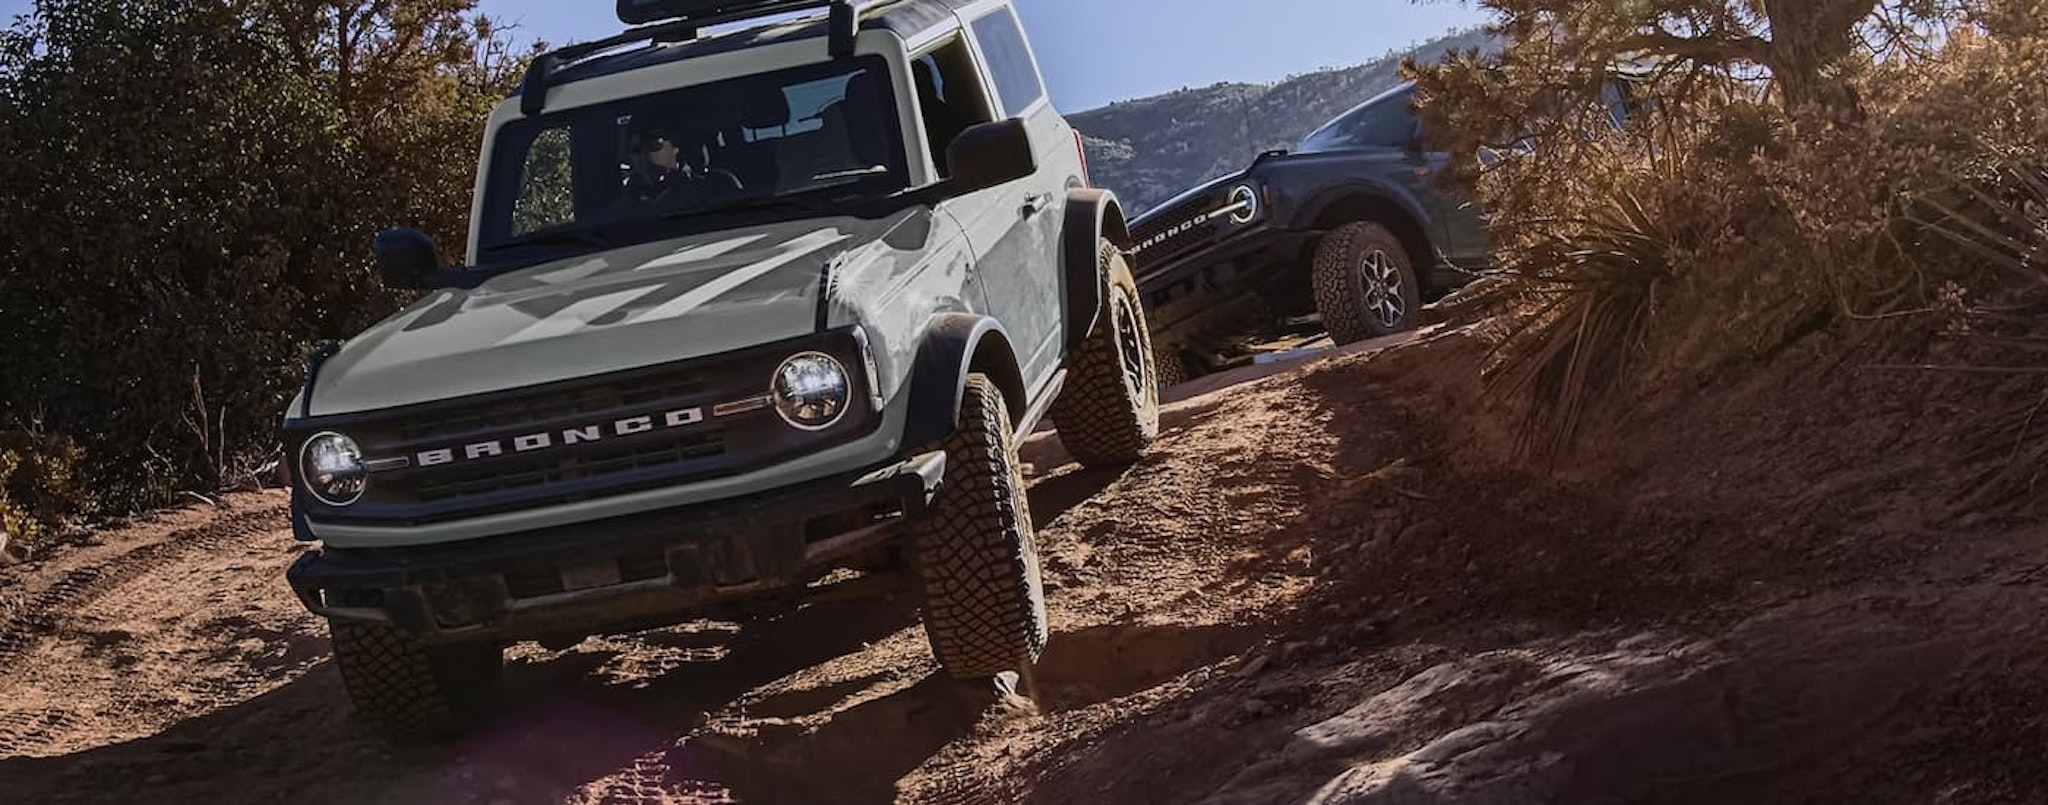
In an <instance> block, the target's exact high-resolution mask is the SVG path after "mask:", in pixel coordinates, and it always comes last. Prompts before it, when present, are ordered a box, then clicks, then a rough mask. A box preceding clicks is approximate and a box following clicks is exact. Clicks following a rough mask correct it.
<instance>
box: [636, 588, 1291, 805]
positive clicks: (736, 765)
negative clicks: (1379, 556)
mask: <svg viewBox="0 0 2048 805" xmlns="http://www.w3.org/2000/svg"><path fill="white" fill-rule="evenodd" d="M1259 637H1260V631H1259V630H1258V629H1255V628H1251V627H1238V626H1197V627H1181V626H1143V627H1122V626H1102V627H1096V628H1091V629H1084V630H1081V631H1079V632H1073V633H1062V634H1057V635H1054V637H1053V640H1052V642H1051V643H1050V644H1049V645H1048V646H1047V649H1046V654H1045V655H1044V656H1043V657H1042V658H1040V661H1039V663H1038V664H1037V667H1036V668H1035V669H1033V673H1032V674H1031V681H1029V682H1027V683H1026V687H1027V688H1028V689H1029V691H1028V692H1033V693H1035V698H1034V699H1033V700H1032V701H1030V702H1028V703H1027V702H1024V701H1023V700H1019V699H1014V698H1009V697H1005V696H1003V695H1002V694H1000V693H998V691H997V689H996V687H995V685H993V684H991V683H988V682H964V681H957V680H953V679H951V678H949V677H947V676H945V675H944V674H943V673H934V674H932V675H929V676H926V677H924V678H923V679H920V680H918V681H917V682H916V683H914V684H911V685H909V686H907V687H903V688H902V689H900V690H896V691H894V692H891V693H889V694H887V695H884V696H880V697H876V698H873V699H868V700H865V701H861V702H859V703H857V704H854V705H852V706H849V707H847V708H845V709H843V710H838V711H836V712H830V713H829V717H828V719H827V720H824V721H823V722H822V723H817V722H815V721H814V722H813V723H811V724H809V725H804V724H794V723H783V722H779V721H769V722H767V723H765V724H757V725H754V729H753V730H752V731H751V732H750V733H749V734H746V735H744V736H733V737H727V736H717V738H716V739H714V740H691V741H688V742H685V743H684V744H683V745H681V746H678V747H677V748H676V749H674V750H673V751H672V752H670V754H669V756H668V757H667V758H666V765H667V766H668V767H669V768H671V769H677V770H683V769H691V770H697V771H699V772H700V773H704V772H708V773H709V774H710V775H712V776H715V777H716V778H717V779H719V780H721V781H722V782H725V783H726V784H728V785H730V786H732V787H733V789H734V790H735V792H736V793H738V794H740V795H741V798H742V799H743V800H744V801H747V802H803V803H814V802H815V803H838V802H887V801H891V800H893V799H895V798H896V794H897V789H896V786H897V784H898V782H899V781H900V780H902V779H903V778H904V777H906V776H908V775H910V774H911V773H912V772H913V771H915V770H916V769H917V768H918V767H920V766H921V765H923V764H924V763H925V762H926V761H927V760H930V759H931V758H932V757H933V756H934V755H936V754H937V753H938V752H939V751H940V750H941V749H943V748H944V747H945V746H946V745H947V744H948V743H950V742H952V741H953V740H955V739H957V738H959V737H961V736H962V735H965V734H968V733H969V732H970V731H972V730H973V729H974V727H975V726H976V725H977V724H979V723H981V722H982V721H983V720H984V719H990V718H993V719H1016V720H1020V721H1021V720H1028V719H1031V718H1034V717H1038V716H1041V715H1051V714H1057V713H1061V712H1066V711H1070V710H1078V709H1082V708H1086V707H1089V706H1091V705H1095V704H1099V703H1101V702H1105V701H1110V700H1113V699H1117V698H1120V697H1123V696H1126V695H1129V694H1131V693H1134V692H1137V691H1140V690H1144V689H1147V688H1150V687H1153V686H1155V685H1158V684H1160V683H1163V682H1166V681H1168V680H1172V679H1174V678H1176V677H1179V676H1181V675H1183V674H1186V673H1187V672H1189V671H1191V670H1194V669H1196V668H1199V667H1201V666H1204V665H1208V664H1210V663H1213V662H1216V661H1219V660H1221V659H1223V658H1225V657H1228V656H1231V655H1234V654H1236V653H1238V652H1241V651H1243V650H1245V649H1246V648H1248V647H1250V646H1251V645H1253V644H1254V643H1256V642H1257V641H1258V639H1259ZM813 712H815V711H813ZM678 782H680V781H677V780H671V781H670V787H681V786H678V785H676V783H678ZM951 782H953V783H955V784H956V785H954V786H951V787H956V788H960V789H962V793H963V796H966V798H965V799H961V800H958V801H999V800H1000V798H991V797H987V796H980V797H976V796H972V795H970V794H971V793H972V792H973V791H974V788H975V785H974V783H975V781H973V780H967V779H962V780H956V781H951ZM980 793H981V794H983V795H986V794H987V793H988V792H980Z"/></svg>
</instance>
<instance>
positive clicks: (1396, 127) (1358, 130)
mask: <svg viewBox="0 0 2048 805" xmlns="http://www.w3.org/2000/svg"><path fill="white" fill-rule="evenodd" d="M1414 137H1415V117H1414V116H1413V115H1411V114H1409V112H1408V96H1406V95H1402V96H1400V97H1396V98H1389V99H1387V101H1386V102H1385V103H1381V104H1379V105H1378V106H1374V107H1372V108H1371V109H1367V110H1366V112H1365V114H1363V115H1359V117H1358V121H1357V122H1356V124H1355V125H1354V126H1353V127H1352V130H1351V139H1352V144H1353V145H1359V146H1366V147H1377V148H1406V147H1408V143H1409V142H1410V140H1412V139H1413V138H1414Z"/></svg>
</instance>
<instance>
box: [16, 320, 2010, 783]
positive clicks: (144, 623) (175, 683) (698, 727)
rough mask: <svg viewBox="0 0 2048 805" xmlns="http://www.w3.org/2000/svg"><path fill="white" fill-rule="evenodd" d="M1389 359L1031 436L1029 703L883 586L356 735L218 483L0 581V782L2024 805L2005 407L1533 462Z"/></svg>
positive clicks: (1676, 419)
mask: <svg viewBox="0 0 2048 805" xmlns="http://www.w3.org/2000/svg"><path fill="white" fill-rule="evenodd" d="M1815 340H1816V341H1817V340H1819V339H1815ZM1377 346H1378V347H1383V348H1374V349H1368V350H1363V351H1353V352H1354V354H1349V355H1340V356H1336V357H1331V358H1329V359H1326V360H1321V361H1318V362H1315V363H1314V364H1312V365H1304V366H1300V367H1295V370H1294V371H1290V372H1286V373H1283V374H1279V375H1277V376H1273V377H1267V378H1264V379H1250V378H1249V377H1236V378H1230V379H1228V380H1227V381H1214V380H1212V381H1210V382H1209V383H1208V384H1207V385H1205V386H1203V387H1201V388H1195V389H1186V390H1183V391H1182V392H1181V393H1180V394H1177V395H1175V396H1176V397H1188V398H1187V399H1182V400H1180V401H1178V402H1174V403H1172V404H1171V405H1170V406H1169V407H1168V409H1167V412H1166V415H1165V416H1166V426H1165V430H1166V435H1165V436H1164V438H1163V439H1162V441H1161V443H1160V446H1159V449H1158V451H1157V454H1156V455H1155V456H1154V457H1153V458H1151V459H1148V460H1147V461H1146V462H1144V463H1142V464H1141V465H1139V466H1136V467H1133V468H1130V469H1129V470H1126V471H1123V472H1093V471H1084V470H1081V469H1079V468H1077V467H1076V466H1074V465H1073V464H1072V463H1071V462H1070V461H1068V460H1067V459H1066V457H1065V456H1064V454H1063V453H1062V452H1061V448H1060V446H1059V444H1058V440H1057V437H1056V435H1052V434H1040V435H1038V436H1036V437H1034V438H1033V439H1032V440H1031V441H1029V442H1028V443H1027V444H1026V445H1025V448H1024V451H1023V453H1024V458H1025V460H1026V461H1027V462H1028V463H1029V464H1030V471H1029V472H1030V475H1031V479H1032V484H1033V486H1032V489H1031V501H1030V504H1031V507H1032V510H1033V513H1034V515H1035V517H1036V519H1037V521H1038V522H1039V523H1040V541H1041V550H1042V551H1043V553H1044V555H1045V560H1046V572H1047V580H1048V584H1049V585H1050V586H1051V587H1052V588H1053V589H1052V591H1051V595H1052V601H1051V606H1052V612H1053V619H1054V629H1055V636H1054V639H1053V641H1052V644H1051V647H1050V649H1049V650H1048V654H1047V656H1046V657H1045V659H1044V661H1043V663H1041V665H1040V667H1039V668H1038V669H1037V671H1036V673H1035V679H1034V682H1035V685H1036V689H1037V692H1038V697H1037V701H1036V707H1035V709H1026V708H1023V707H1020V706H1018V705H1016V704H1015V703H1011V704H1007V705H1006V704H1002V703H997V704H995V705H991V704H990V703H989V700H988V699H987V697H985V696H980V695H977V693H978V692H976V691H972V690H963V689H961V688H959V687H957V686H954V685H952V684H950V683H947V682H944V681H941V680H940V679H939V678H938V677H937V676H936V675H935V673H934V672H935V670H936V669H935V667H934V666H933V664H932V662H931V661H930V660H929V658H928V657H927V656H926V654H925V649H924V646H923V643H922V639H923V638H922V634H921V633H920V632H919V630H918V627H917V626H916V621H915V610H914V602H912V601H908V600H903V601H870V602H865V603H845V604H833V605H825V606H818V607H813V608H810V609H806V610H803V611H800V612H796V613H793V614H790V615H788V616H787V617H784V618H782V619H780V620H777V621H774V622H770V623H766V624H759V625H756V626H754V627H751V628H748V629H745V630H741V629H739V628H738V627H735V626H733V625H729V624H711V623H705V624H694V625H691V626H688V627H681V628H675V629H668V630H662V631H656V632H650V633H644V634H638V635H633V636H626V637H612V638H593V639H590V640H588V641H586V642H584V643H583V644H581V645H579V646H576V647H574V648H572V649H569V650H566V651H560V652H550V651H546V650H543V649H541V648H539V647H537V646H520V647H517V648H515V649H514V650H513V652H512V664H511V668H510V681H509V692H508V701H507V706H506V708H505V711H504V712H503V714H502V717H500V718H499V719H497V720H496V721H495V722H494V723H492V724H490V725H488V726H487V727H486V728H484V729H481V730H479V731H478V732H477V733H476V734H475V735H473V736H472V737H470V738H468V739H466V740H465V741H462V742H460V743H457V744H454V745H449V746H443V747H432V748H420V747H401V746H394V745H389V744H386V743H384V742H382V741H380V740H379V739H378V738H376V737H375V736H374V735H372V734H370V733H369V732H368V731H367V730H365V729H364V728H363V727H361V726H359V725H357V724H356V723H354V722H353V721H352V720H351V718H350V716H349V714H348V709H347V705H346V702H345V699H344V696H343V693H342V690H341V683H340V679H339V677H338V675H337V674H336V672H335V669H334V667H333V665H332V663H331V662H329V659H328V657H327V643H326V638H325V631H324V629H323V628H322V626H321V624H319V623H318V622H317V621H316V620H315V619H313V618H312V617H310V616H308V615H306V614H304V613H303V612H302V611H301V610H300V608H299V606H298V605H297V604H296V603H295V602H294V601H293V600H292V598H291V596H290V594H289V592H288V591H287V590H286V588H285V586H284V584H283V580H282V578H283V573H284V568H285V567H286V565H288V564H289V563H290V562H291V560H292V559H293V557H294V556H295V555H296V554H297V553H298V552H299V551H300V550H301V549H300V547H299V546H297V545H295V544H293V542H292V540H291V538H290V535H289V532H288V530H287V529H286V527H285V522H284V514H283V509H284V498H283V497H282V496H281V495H278V494H274V493H271V494H249V495H242V496H238V497H232V498H229V499H228V500H227V501H225V503H224V505H222V506H219V507H195V508H190V509H186V510H182V511H177V512H171V513H165V514H162V515H158V516H155V517H151V518H145V519H141V520H137V521H135V522H133V523H129V524H126V525H124V526H121V527H117V528H109V529H105V530H101V531H98V532H95V533H92V534H91V535H89V536H88V537H86V538H84V539H82V540H80V541H78V542H76V544H71V545H66V546H63V547H61V548H60V549H58V550H56V551H53V552H51V553H49V554H48V555H46V556H44V557H42V558H41V559H39V560H38V561H37V562H35V563H32V564H29V565H25V566H21V567H16V568H12V569H8V570H4V571H0V802H24V803H27V802H35V803H43V802H131V801H132V802H143V801H147V802H273V801H279V800H283V799H285V798H287V797H290V798H292V800H293V801H298V802H336V803H344V802H345V803H365V802H392V803H444V802H445V803H488V804H490V805H498V803H525V802H539V803H554V802H567V803H613V802H617V803H632V802H691V803H696V802H729V801H744V802H784V801H787V802H888V801H892V800H893V801H902V802H931V803H970V802H972V803H979V802H1034V803H1035V802H1043V803H1070V802H1147V803H1150V802H1216V803H1264V802H1315V803H1455V802H1486V803H1521V802H1530V803H1536V802H1569V803H1605V802H1617V803H1619V802H1658V803H1666V802H1675V803H1690V802H1702V803H1704V802H1743V803H1773V802H1857V803H1873V802H1957V803H1962V802H1969V803H1975V802H2003V801H2012V802H2029V801H2042V798H2043V796H2044V795H2043V794H2042V793H2040V792H2042V791H2048V752H2044V751H2043V747H2044V746H2048V724H2044V713H2048V707H2044V705H2048V650H2044V649H2043V647H2042V646H2041V643H2040V641H2039V640H2038V635H2039V634H2041V633H2042V631H2043V628H2044V627H2048V606H2044V604H2048V600H2044V599H2048V526H2044V525H2043V524H2042V523H2041V522H2040V521H2039V520H2038V519H2034V518H2030V517H2023V516H2020V515H2019V514H2017V512H2020V511H2024V510H2025V509H2023V508H2016V507H2014V506H2012V505H2009V502H2008V503H1997V504H1994V503H1987V502H1984V501H1982V500H1976V499H1973V497H1972V493H1973V491H1976V490H1978V489H1979V488H1980V487H1981V486H1982V484H1983V479H1984V476H1985V472H1986V471H1987V467H1988V465H1989V463H1991V462H1994V461H1995V460H1996V459H1995V455H1994V458H1989V459H1987V458H1986V455H1987V454H1986V453H1985V452H1984V445H1983V439H1982V438H1981V433H1980V431H1981V430H1982V428H1979V427H1976V426H1975V425H1973V424H1972V423H1975V422H1981V421H1982V420H1983V417H1984V416H1987V415H1988V414H1986V411H1987V410H1988V409H1989V407H1990V406H1992V405H1993V403H1994V402H1995V401H1997V400H1999V399H2002V398H2001V397H1999V394H2003V393H2005V392H2007V391H2010V389H2008V388H2006V387H2004V386H2000V387H1998V388H1996V389H1992V388H1988V387H1986V386H1983V385H1981V384H1979V385H1972V384H1971V383H1966V382H1961V381H1958V382H1956V383H1953V384H1950V385H1944V386H1942V387H1940V388H1939V389H1936V390H1934V391H1932V392H1930V391H1929V390H1928V387H1927V386H1928V381H1927V380H1926V379H1925V378H1924V377H1920V376H1916V375H1902V374H1898V373H1882V372H1864V371H1858V370H1857V369H1856V368H1855V367H1853V366H1851V367H1844V366H1842V365H1841V364H1840V362H1839V361H1835V360H1832V359H1831V357H1830V356H1832V355H1835V354H1837V353H1838V350H1835V349H1833V348H1832V346H1831V345H1829V344H1826V343H1811V342H1810V343H1809V345H1808V346H1806V347H1802V348H1801V349H1800V350H1795V351H1794V352H1793V353H1791V354H1786V355H1781V356H1778V357H1777V358H1775V359H1774V360H1773V361H1772V363H1771V364H1770V365H1769V366H1767V367H1764V368H1762V369H1760V370H1756V371H1750V372H1745V373H1742V374H1741V375H1740V376H1738V377H1731V378H1730V379H1728V380H1726V381H1723V382H1715V383H1709V384H1707V385H1705V386H1703V387H1699V388H1686V389H1667V390H1664V392H1663V393H1661V394H1655V395H1650V396H1649V397H1646V398H1645V399H1641V400H1631V401H1627V403H1626V407H1627V408H1628V409H1629V410H1632V411H1634V412H1635V415H1634V417H1633V418H1632V419H1630V420H1629V421H1627V422H1626V423H1624V424H1622V425H1619V426H1617V427H1615V428H1613V429H1611V431H1609V432H1603V433H1602V434H1600V435H1599V436H1598V437H1597V438H1596V439H1594V444H1593V445H1592V446H1590V447H1589V448H1587V449H1586V450H1585V451H1583V452H1582V453H1581V454H1579V455H1578V456H1576V457H1574V458H1573V459H1571V460H1569V461H1566V462H1563V463H1561V464H1560V465H1558V466H1554V467H1549V468H1543V469H1539V468H1533V467H1531V466H1529V465H1527V464H1526V463H1525V462H1523V461H1521V460H1520V459H1518V458H1517V456H1516V454H1515V452H1514V450H1513V445H1514V443H1515V439H1514V431H1513V429H1512V428H1511V427H1510V424H1511V423H1512V422H1513V421H1514V420H1513V419H1512V418H1511V417H1509V416H1507V415H1505V414H1503V413H1502V412H1500V411H1497V410H1494V409H1493V408H1492V407H1490V406H1489V405H1488V404H1487V403H1486V402H1485V401H1486V399H1487V395H1486V393H1485V391H1486V390H1485V388H1484V387H1483V386H1482V384H1481V381H1479V380H1478V376H1479V375H1478V371H1477V369H1478V366H1479V365H1480V362H1481V361H1482V360H1483V359H1484V349H1483V347H1481V346H1480V345H1479V344H1478V343H1477V342H1476V341H1475V339H1473V338H1471V337H1469V335H1468V334H1466V333H1464V332H1461V331H1447V332H1436V333H1431V334H1427V335H1425V336H1423V337H1420V338H1413V339H1403V340H1400V341H1398V342H1397V343H1390V344H1387V345H1377ZM1239 381H1244V382H1243V383H1242V385H1237V386H1235V387H1230V388H1220V389H1219V388H1215V386H1219V385H1223V383H1224V382H1239ZM1993 392H1997V393H1993ZM2035 393H2038V390H2037V391H2036V392H2035ZM1189 395H1193V396H1191V397H1190V396H1189Z"/></svg>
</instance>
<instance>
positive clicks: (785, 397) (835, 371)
mask: <svg viewBox="0 0 2048 805" xmlns="http://www.w3.org/2000/svg"><path fill="white" fill-rule="evenodd" d="M851 392H852V384H851V383H849V382H848V381H847V377H846V367H844V366H841V365H840V364H839V361H837V360H833V358H832V356H830V355H826V354H824V353H820V352H806V353H804V354H802V355H798V356H796V357H793V358H790V359H789V360H786V361H783V362H782V367H781V368H779V369H776V370H775V389H774V394H775V410H776V411H778V412H780V413H781V414H782V418H783V420H785V421H787V422H788V423H789V424H791V425H795V426H796V427H799V428H802V429H804V430H824V429H826V428H829V427H832V424H833V423H835V422H838V421H839V418H840V417H842V416H845V415H846V402H847V397H848V396H849V395H850V393H851Z"/></svg>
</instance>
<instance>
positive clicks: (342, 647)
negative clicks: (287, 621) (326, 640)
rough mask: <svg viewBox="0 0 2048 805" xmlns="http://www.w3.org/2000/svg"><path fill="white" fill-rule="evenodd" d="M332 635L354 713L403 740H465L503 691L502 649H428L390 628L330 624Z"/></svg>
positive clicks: (469, 646)
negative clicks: (464, 733)
mask: <svg viewBox="0 0 2048 805" xmlns="http://www.w3.org/2000/svg"><path fill="white" fill-rule="evenodd" d="M328 631H329V632H330V633H332V635H333V637H334V640H333V643H334V663H335V665H337V666H339V667H340V669H341V681H342V685H343V686H344V687H346V688H347V689H348V696H349V700H350V701H351V703H353V704H354V705H355V711H356V714H357V715H358V716H361V717H362V719H363V720H364V721H366V722H369V723H370V724H371V725H372V726H374V727H376V728H377V729H379V730H381V731H383V732H384V733H386V734H387V735H390V736H391V737H393V738H397V739H399V740H404V741H431V740H440V739H446V738H452V737H454V736H456V735H459V734H460V733H461V732H462V730H463V729H464V728H466V727H468V726H469V725H470V724H471V723H472V722H473V721H474V720H475V719H476V718H477V717H478V716H480V715H482V714H483V713H484V712H486V711H487V710H488V709H489V707H490V706H491V705H492V704H494V703H496V701H497V698H498V694H499V692H500V691H501V690H503V687H504V678H505V655H504V651H503V650H502V649H500V648H498V647H497V646H496V645H492V644H483V643H471V644H453V645H446V646H429V645H427V644H425V643H423V642H421V641H420V639H419V638H417V637H414V636H412V635H409V634H406V633H404V632H401V631H398V630H397V629H393V628H391V627H388V626H369V625H362V624H347V623H333V622H329V624H328Z"/></svg>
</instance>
